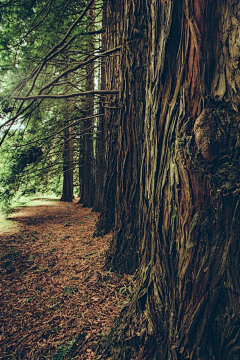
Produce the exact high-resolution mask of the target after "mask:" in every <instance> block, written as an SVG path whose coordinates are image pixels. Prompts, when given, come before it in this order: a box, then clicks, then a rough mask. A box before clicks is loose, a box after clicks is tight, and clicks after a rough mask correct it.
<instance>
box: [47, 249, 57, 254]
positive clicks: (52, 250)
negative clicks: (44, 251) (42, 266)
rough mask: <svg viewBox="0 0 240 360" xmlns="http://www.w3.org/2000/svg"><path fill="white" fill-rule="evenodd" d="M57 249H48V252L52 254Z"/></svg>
mask: <svg viewBox="0 0 240 360" xmlns="http://www.w3.org/2000/svg"><path fill="white" fill-rule="evenodd" d="M56 250H57V249H56V248H52V249H50V250H48V254H52V253H54V252H55V251H56Z"/></svg>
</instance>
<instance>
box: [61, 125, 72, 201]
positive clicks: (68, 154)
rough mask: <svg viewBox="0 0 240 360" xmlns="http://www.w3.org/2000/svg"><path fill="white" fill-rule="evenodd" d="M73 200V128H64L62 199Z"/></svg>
mask: <svg viewBox="0 0 240 360" xmlns="http://www.w3.org/2000/svg"><path fill="white" fill-rule="evenodd" d="M72 200H73V129H72V128H71V127H70V128H66V129H65V130H64V143H63V190H62V197H61V201H69V202H71V201H72Z"/></svg>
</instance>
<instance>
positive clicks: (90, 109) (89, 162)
mask: <svg viewBox="0 0 240 360" xmlns="http://www.w3.org/2000/svg"><path fill="white" fill-rule="evenodd" d="M88 18H89V22H92V21H94V10H93V9H90V10H89V11H88ZM92 28H94V27H93V25H91V26H90V29H92ZM87 48H88V51H89V52H90V53H93V52H94V36H93V35H90V36H89V43H88V46H87ZM86 74H87V76H86V87H85V88H86V91H90V90H94V62H91V63H89V64H87V65H86ZM85 115H86V117H92V118H91V119H88V120H85V121H84V129H85V133H84V135H83V151H82V155H83V165H82V168H81V171H80V174H81V184H82V186H81V198H80V202H81V203H83V206H87V207H92V206H93V204H94V196H95V174H94V150H93V127H94V119H93V115H94V95H87V96H86V102H85Z"/></svg>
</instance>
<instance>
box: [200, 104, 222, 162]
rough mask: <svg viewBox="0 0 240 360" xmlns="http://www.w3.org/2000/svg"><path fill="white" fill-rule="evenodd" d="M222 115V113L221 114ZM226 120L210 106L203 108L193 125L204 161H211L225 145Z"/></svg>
mask: <svg viewBox="0 0 240 360" xmlns="http://www.w3.org/2000/svg"><path fill="white" fill-rule="evenodd" d="M222 115H223V114H222ZM225 125H226V121H225V119H224V116H221V115H220V114H218V113H217V112H216V111H214V110H213V109H211V108H208V109H203V111H202V112H201V114H200V115H199V117H198V118H197V119H196V121H195V123H194V127H193V132H194V136H195V142H196V146H197V148H198V150H199V151H200V153H201V155H202V157H203V158H204V159H205V161H208V162H211V161H213V160H215V159H216V158H217V157H218V155H219V154H220V153H222V152H223V151H224V150H225V149H226V146H227V134H226V131H225V129H224V126H225Z"/></svg>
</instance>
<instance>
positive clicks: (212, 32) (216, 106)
mask: <svg viewBox="0 0 240 360" xmlns="http://www.w3.org/2000/svg"><path fill="white" fill-rule="evenodd" d="M121 7H122V8H124V10H125V12H124V23H125V24H126V23H128V22H129V25H125V26H126V27H125V31H127V29H130V28H131V26H134V24H135V21H134V17H133V16H132V14H134V13H136V12H134V11H136V9H138V11H139V13H141V10H142V14H143V16H145V20H144V19H142V22H143V24H144V22H146V24H147V29H148V31H147V36H148V39H147V42H146V44H147V45H148V47H147V49H146V56H147V66H146V70H145V71H146V81H144V78H143V81H142V88H141V86H140V84H139V87H138V85H137V84H136V81H135V77H134V76H133V73H134V67H135V63H134V62H131V60H130V61H129V56H130V54H131V53H132V50H131V48H130V50H129V49H127V50H126V49H125V51H124V52H125V53H124V54H123V55H122V64H121V69H122V70H121V71H123V73H122V77H123V78H124V79H122V80H123V81H122V83H121V84H122V87H121V94H122V98H121V100H122V102H123V109H124V110H123V113H122V115H121V118H120V124H119V132H118V136H119V137H118V147H119V151H118V163H117V166H118V168H117V169H118V177H117V196H116V210H117V211H118V214H117V215H116V225H115V226H116V229H117V233H118V234H121V231H122V232H123V234H124V235H123V237H122V242H123V244H124V242H125V240H126V239H127V240H128V241H129V242H131V239H130V238H129V237H128V234H129V233H128V231H126V227H128V228H129V229H130V228H132V229H134V231H135V233H136V234H137V237H138V239H139V240H140V262H141V266H140V268H139V270H138V285H137V289H135V292H134V295H133V299H132V301H131V302H130V304H129V306H128V307H127V308H126V309H125V311H124V312H123V314H122V320H121V322H120V323H119V327H118V330H117V333H116V339H117V340H116V343H118V344H120V347H119V352H118V353H117V352H116V343H115V352H114V354H115V355H114V356H115V358H121V359H130V358H131V359H134V358H136V359H139V360H140V359H151V360H152V359H161V360H162V359H166V360H169V359H174V360H176V359H194V360H195V359H196V360H197V359H201V360H203V359H219V360H220V359H227V360H230V359H231V360H232V359H234V360H237V359H239V358H240V327H239V324H240V322H239V321H240V306H239V304H240V283H239V279H240V273H239V259H240V250H239V240H240V220H239V219H240V203H239V193H240V185H239V184H240V172H239V153H240V147H239V146H240V137H239V131H240V123H239V121H240V118H239V114H238V110H239V108H240V93H239V88H240V74H239V72H240V70H239V56H240V50H239V49H240V37H239V30H240V21H239V20H240V19H239V10H240V5H239V2H238V1H236V0H220V1H216V0H214V1H210V0H198V1H192V0H182V1H175V2H173V1H170V0H156V1H151V2H148V1H145V2H144V1H142V0H128V1H126V2H124V5H123V4H122V5H121ZM143 33H144V32H142V31H140V34H139V35H138V36H140V35H141V36H143V37H144V35H143ZM136 34H137V33H136ZM123 39H124V41H125V38H123ZM142 41H143V40H142ZM124 44H125V43H124ZM139 46H140V48H141V46H143V45H139ZM137 56H138V55H137ZM130 59H131V56H130ZM123 63H124V64H123ZM124 67H126V69H125V70H126V72H125V70H124ZM140 72H141V74H143V72H144V70H143V69H142V70H141V71H140ZM133 79H134V81H133ZM124 86H125V87H126V88H127V89H128V90H127V93H128V96H127V97H125V98H124V93H125V90H124ZM129 94H132V95H131V96H130V95H129ZM143 94H145V105H144V109H145V114H144V121H143V123H142V122H141V120H140V119H139V117H138V116H134V114H136V113H137V110H136V109H137V108H138V106H140V105H139V104H140V103H141V100H140V102H139V101H138V96H140V98H141V96H142V95H143ZM132 103H133V104H132ZM132 110H133V111H135V112H132ZM140 113H141V112H140ZM141 123H142V124H143V125H142V126H141ZM126 124H128V125H126ZM137 126H140V128H138V130H135V129H136V128H137ZM141 128H142V130H141ZM128 132H129V134H128ZM135 137H136V139H135ZM127 140H128V141H129V143H127ZM141 142H142V145H138V146H140V148H141V146H142V150H139V149H137V150H136V149H135V151H136V152H135V153H134V149H133V145H134V144H140V143H141ZM128 149H129V151H128ZM130 152H131V154H130ZM124 156H125V157H124ZM138 156H139V157H140V160H141V169H140V171H138V170H137V171H136V172H135V170H133V168H131V170H129V167H132V166H134V165H135V164H137V163H138V161H135V160H130V158H131V157H135V158H138ZM137 168H138V166H137ZM129 174H130V177H129V178H128V175H129ZM125 175H127V179H125V180H124V176H125ZM134 176H136V181H134V179H133V177H134ZM130 178H131V179H130ZM133 185H136V186H138V189H137V190H136V194H138V193H139V199H138V200H137V202H136V205H137V208H138V209H136V206H134V205H132V204H134V202H132V203H131V198H132V197H131V196H130V195H129V191H130V192H131V189H132V186H133ZM127 207H128V208H129V211H130V213H131V216H129V217H128V215H127V216H124V215H125V214H126V213H127V211H126V209H127ZM127 221H129V224H128V225H126V224H127ZM135 224H138V226H137V227H135ZM133 241H134V240H133ZM119 243H120V238H119V239H118V241H117V242H116V243H115V244H116V246H115V252H116V253H118V252H119V248H120V247H119ZM133 243H134V242H133ZM130 246H131V245H130ZM112 251H114V249H112ZM136 251H138V246H137V248H136ZM112 258H113V259H118V254H116V255H114V254H113V255H112ZM125 261H126V262H128V261H129V258H128V256H126V257H125ZM124 268H125V267H124V265H121V268H120V270H121V269H124ZM126 268H127V265H126Z"/></svg>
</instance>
